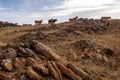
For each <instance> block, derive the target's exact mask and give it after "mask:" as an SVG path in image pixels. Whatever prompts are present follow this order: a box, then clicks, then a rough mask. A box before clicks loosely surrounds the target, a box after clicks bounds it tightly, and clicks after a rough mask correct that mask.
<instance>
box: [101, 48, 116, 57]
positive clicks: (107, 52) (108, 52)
mask: <svg viewBox="0 0 120 80" xmlns="http://www.w3.org/2000/svg"><path fill="white" fill-rule="evenodd" d="M102 53H104V54H106V55H108V56H112V55H113V53H114V51H112V50H111V49H109V48H104V49H103V50H102Z"/></svg>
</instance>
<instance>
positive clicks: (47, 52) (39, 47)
mask: <svg viewBox="0 0 120 80" xmlns="http://www.w3.org/2000/svg"><path fill="white" fill-rule="evenodd" d="M31 47H32V48H34V50H35V52H36V53H38V54H39V55H44V56H45V57H46V59H50V60H57V59H59V58H60V56H58V55H57V54H56V53H55V52H54V51H52V50H51V49H50V48H49V47H47V46H45V45H44V44H42V43H40V42H38V41H35V40H33V41H32V44H31Z"/></svg>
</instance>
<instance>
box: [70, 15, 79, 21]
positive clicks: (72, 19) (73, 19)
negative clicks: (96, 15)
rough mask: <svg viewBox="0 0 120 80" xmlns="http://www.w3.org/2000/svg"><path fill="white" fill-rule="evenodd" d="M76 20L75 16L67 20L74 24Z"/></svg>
mask: <svg viewBox="0 0 120 80" xmlns="http://www.w3.org/2000/svg"><path fill="white" fill-rule="evenodd" d="M77 19H78V16H76V17H74V18H69V21H70V22H76V21H77Z"/></svg>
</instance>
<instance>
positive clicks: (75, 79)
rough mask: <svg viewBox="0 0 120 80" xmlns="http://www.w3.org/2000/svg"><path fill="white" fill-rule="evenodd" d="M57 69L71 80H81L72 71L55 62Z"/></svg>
mask: <svg viewBox="0 0 120 80" xmlns="http://www.w3.org/2000/svg"><path fill="white" fill-rule="evenodd" d="M56 65H57V67H58V68H59V69H60V71H61V73H64V74H66V75H67V76H69V77H70V78H72V79H73V80H82V79H81V77H79V76H77V75H76V74H75V73H74V72H73V71H71V70H70V69H68V68H67V67H65V66H64V65H63V64H61V63H59V62H56Z"/></svg>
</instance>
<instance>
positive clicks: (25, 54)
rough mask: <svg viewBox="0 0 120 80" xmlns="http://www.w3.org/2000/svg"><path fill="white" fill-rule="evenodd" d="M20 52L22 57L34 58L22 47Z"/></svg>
mask: <svg viewBox="0 0 120 80" xmlns="http://www.w3.org/2000/svg"><path fill="white" fill-rule="evenodd" d="M19 52H20V53H19V55H20V56H22V57H32V56H33V55H32V54H31V53H30V52H28V51H26V50H25V49H24V48H22V47H19Z"/></svg>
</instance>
